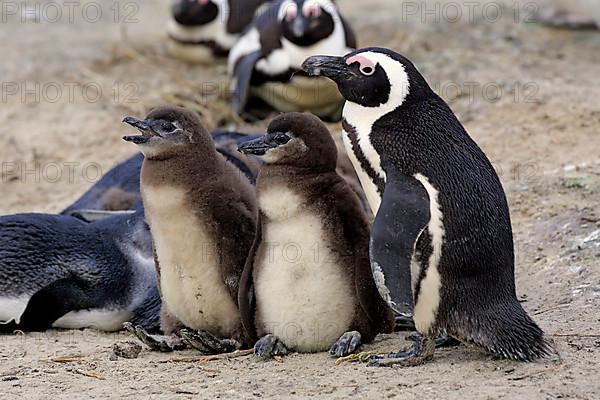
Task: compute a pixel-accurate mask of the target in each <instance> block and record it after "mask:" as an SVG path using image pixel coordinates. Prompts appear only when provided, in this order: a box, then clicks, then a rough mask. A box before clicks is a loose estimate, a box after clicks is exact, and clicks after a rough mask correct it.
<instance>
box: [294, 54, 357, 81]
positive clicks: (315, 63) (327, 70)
mask: <svg viewBox="0 0 600 400" xmlns="http://www.w3.org/2000/svg"><path fill="white" fill-rule="evenodd" d="M301 68H302V70H303V71H304V72H306V73H307V74H308V75H310V76H325V77H327V78H329V79H331V80H333V81H335V82H337V83H340V82H342V81H344V80H346V79H350V78H352V77H354V75H355V74H354V72H352V70H351V69H350V66H349V65H348V64H346V60H345V59H344V57H335V56H312V57H308V58H307V59H306V60H304V62H303V63H302V66H301Z"/></svg>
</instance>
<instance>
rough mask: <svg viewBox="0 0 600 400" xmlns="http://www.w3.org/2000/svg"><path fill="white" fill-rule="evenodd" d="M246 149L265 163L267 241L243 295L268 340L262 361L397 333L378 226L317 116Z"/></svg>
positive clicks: (281, 122)
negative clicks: (375, 241) (373, 246)
mask: <svg viewBox="0 0 600 400" xmlns="http://www.w3.org/2000/svg"><path fill="white" fill-rule="evenodd" d="M240 151H242V152H244V153H250V154H255V155H259V156H261V157H262V158H263V160H264V161H265V163H266V164H265V165H263V167H262V169H261V171H260V173H259V177H258V181H257V199H258V204H259V209H260V217H259V228H258V231H259V234H258V235H257V240H256V241H255V244H254V246H253V253H252V255H251V256H250V257H249V258H248V262H247V264H246V267H245V269H244V275H243V278H242V283H241V288H240V295H239V301H240V311H241V312H242V321H243V323H244V327H245V328H246V330H247V331H248V333H249V335H250V336H251V337H252V338H253V339H256V338H258V337H261V339H260V340H259V341H258V342H257V343H256V344H255V346H254V350H255V354H257V355H260V356H270V355H275V354H285V353H286V352H287V349H290V350H294V351H300V352H315V351H324V350H328V349H329V350H330V353H331V354H332V355H336V356H345V355H347V354H349V353H352V352H353V351H354V350H355V349H356V348H357V347H358V346H359V345H360V344H361V342H363V343H365V342H370V341H371V340H372V339H373V338H374V337H375V335H376V334H377V333H378V332H391V330H392V328H393V315H392V312H391V309H390V308H389V307H388V306H387V305H386V304H385V302H384V301H383V300H382V298H381V297H380V296H379V294H378V292H377V287H376V286H375V282H374V281H373V277H372V275H371V268H370V265H369V254H368V248H369V224H368V221H367V219H366V216H365V213H364V212H363V210H362V206H361V203H360V200H359V198H358V197H357V196H356V194H355V193H354V192H353V191H352V189H351V188H350V186H349V185H348V183H347V182H346V181H345V180H344V179H343V178H342V177H341V176H340V175H338V174H337V173H336V158H337V151H336V147H335V144H334V141H333V139H332V137H331V135H330V133H329V131H328V130H327V128H326V127H325V125H323V123H321V121H320V120H319V119H318V118H317V117H315V116H312V115H310V114H299V113H288V114H283V115H281V116H279V117H277V118H275V119H274V120H273V121H272V122H271V123H270V124H269V127H268V133H267V135H266V136H264V137H262V138H259V139H256V140H254V141H251V142H247V143H245V144H242V145H241V146H240ZM290 249H291V250H290Z"/></svg>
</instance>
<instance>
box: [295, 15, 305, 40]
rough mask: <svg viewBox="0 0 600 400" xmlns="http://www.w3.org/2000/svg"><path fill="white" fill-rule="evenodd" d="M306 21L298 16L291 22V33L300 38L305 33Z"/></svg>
mask: <svg viewBox="0 0 600 400" xmlns="http://www.w3.org/2000/svg"><path fill="white" fill-rule="evenodd" d="M307 26H308V23H307V22H306V19H304V17H302V16H298V17H297V18H296V19H295V20H294V22H293V24H292V33H293V34H294V36H295V37H297V38H301V37H302V36H304V34H305V33H306V28H307Z"/></svg>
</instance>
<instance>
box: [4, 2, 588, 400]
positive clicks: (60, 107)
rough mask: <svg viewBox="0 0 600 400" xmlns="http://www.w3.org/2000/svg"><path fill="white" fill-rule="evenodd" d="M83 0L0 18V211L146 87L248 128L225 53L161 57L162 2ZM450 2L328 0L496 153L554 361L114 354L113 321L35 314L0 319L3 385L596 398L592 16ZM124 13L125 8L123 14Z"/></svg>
mask: <svg viewBox="0 0 600 400" xmlns="http://www.w3.org/2000/svg"><path fill="white" fill-rule="evenodd" d="M30 3H32V2H30ZM88 3H92V2H86V1H84V2H82V3H80V7H79V8H76V9H75V10H74V18H73V22H70V21H69V16H68V14H67V13H66V11H65V13H64V14H63V16H62V18H61V19H60V20H58V21H56V22H49V21H47V20H48V19H50V18H54V17H55V14H51V12H52V10H51V9H46V15H45V18H42V19H45V20H46V21H40V22H37V23H36V22H35V21H30V20H28V21H26V22H22V21H21V18H20V17H18V16H9V17H7V19H6V22H5V21H3V23H2V25H3V26H2V29H1V30H0V41H1V43H2V59H3V62H2V65H0V74H1V76H2V81H3V87H2V94H3V98H2V106H1V107H0V121H1V124H0V161H1V162H2V171H1V172H2V174H1V177H0V178H1V181H0V188H1V189H0V193H1V195H2V196H1V198H2V202H1V204H0V213H2V214H9V213H15V212H25V211H40V212H58V211H60V210H61V209H62V208H64V207H65V206H67V205H68V204H69V203H70V202H72V201H73V200H74V199H75V198H77V197H78V196H79V195H80V194H81V193H83V192H84V191H85V190H86V188H88V187H89V186H90V185H91V183H93V182H94V181H95V180H96V179H97V177H98V175H99V174H100V173H101V172H102V171H106V170H107V169H108V168H110V167H111V166H112V165H114V163H115V162H117V161H119V160H122V159H123V158H125V157H127V156H128V155H130V154H132V153H133V152H134V151H135V149H134V148H133V146H131V145H128V144H126V143H124V142H122V140H121V139H120V137H121V136H122V134H123V133H124V132H126V131H127V130H126V128H125V127H124V126H122V125H121V123H120V121H121V119H122V118H123V116H125V115H130V114H133V115H138V116H141V115H144V114H145V112H146V111H147V110H148V108H149V107H151V106H153V105H156V104H158V103H161V102H166V101H171V102H172V101H176V102H178V103H180V104H183V105H187V106H190V107H194V108H195V109H197V110H198V111H200V112H201V113H202V115H203V120H204V121H205V123H206V124H207V126H209V127H210V128H215V127H217V126H219V125H226V126H238V127H240V129H244V130H246V131H250V132H253V131H257V130H260V129H261V128H262V127H263V126H261V125H255V126H247V125H244V124H240V123H239V121H237V120H236V119H235V118H234V117H233V116H231V114H230V113H229V112H228V111H227V108H226V106H225V103H223V101H222V99H221V97H222V96H221V95H219V94H218V93H216V92H217V91H221V92H224V91H226V86H225V79H224V73H225V66H224V65H219V66H216V67H203V66H191V65H186V64H183V63H180V62H178V61H176V60H171V59H169V58H168V56H167V55H166V52H165V45H164V20H165V15H166V10H167V7H166V5H165V3H164V2H162V1H156V0H145V1H143V2H142V1H137V2H129V3H127V4H130V5H129V6H127V5H126V3H125V2H122V3H120V6H119V10H120V13H119V15H115V11H114V7H113V9H109V7H110V5H111V4H112V3H106V4H104V3H94V4H100V5H101V6H102V11H103V13H102V18H100V20H99V21H97V22H92V20H93V18H91V17H94V15H95V14H93V10H92V9H91V8H90V9H87V14H86V17H85V18H84V17H83V16H82V10H83V8H84V6H85V5H86V4H88ZM432 3H433V2H432V1H428V2H427V7H430V8H429V9H434V8H433V4H432ZM449 3H450V2H443V3H442V4H441V5H440V8H439V10H440V12H439V14H438V18H437V19H438V22H437V23H436V21H435V19H436V16H435V15H433V16H432V15H429V16H426V15H424V14H423V13H422V11H424V9H423V3H422V2H416V3H413V5H415V4H416V6H417V11H416V13H417V14H416V15H414V11H412V10H413V9H406V8H402V7H401V6H400V5H399V2H397V1H395V0H376V1H370V2H369V6H368V9H367V10H366V11H365V8H364V2H352V1H349V0H341V1H340V5H341V8H342V10H343V11H344V12H345V14H347V16H348V19H349V20H350V21H351V23H353V25H354V26H355V28H356V30H357V32H358V33H359V35H358V37H359V41H360V44H361V45H364V46H366V45H384V46H387V47H391V48H394V49H396V50H398V51H400V52H402V53H404V54H405V55H407V56H408V57H410V58H411V59H413V60H414V61H415V63H416V64H417V66H418V67H419V69H420V70H421V71H422V72H423V73H424V75H425V76H426V77H427V79H428V81H429V82H430V83H431V85H432V86H433V87H434V88H435V89H436V90H437V91H438V93H440V94H442V96H444V97H445V98H446V99H447V100H449V101H450V103H451V105H452V108H453V109H454V110H455V112H456V113H457V115H458V116H459V118H460V119H461V121H462V122H463V123H464V125H465V126H466V128H467V130H468V131H469V132H470V133H471V135H472V136H473V137H474V139H475V140H476V141H477V142H478V143H479V144H480V145H481V147H482V148H483V149H484V150H485V152H486V153H487V154H488V156H489V157H490V159H491V160H492V161H493V162H494V165H495V166H496V168H497V170H498V172H499V174H500V176H501V179H502V182H503V185H504V187H505V190H506V192H507V196H508V200H509V203H510V207H511V214H512V222H513V228H514V232H515V243H516V244H515V246H516V249H517V251H516V254H517V262H516V281H517V291H518V295H519V298H520V299H521V300H522V301H523V305H524V307H525V308H526V309H527V311H528V312H529V313H531V314H532V315H533V317H534V318H535V320H536V321H538V322H539V324H540V325H541V326H542V327H543V329H544V330H545V331H546V332H547V334H548V335H549V337H550V338H551V339H552V340H553V341H554V343H555V346H556V348H557V349H558V351H559V352H560V354H561V361H560V362H558V363H552V362H540V363H533V364H524V363H517V362H512V361H503V360H500V361H499V360H494V359H492V358H491V357H490V356H488V355H486V354H484V353H481V352H480V351H478V350H477V349H474V348H469V347H465V346H462V347H456V348H450V349H443V350H439V351H438V352H437V353H436V356H435V358H434V360H433V361H432V362H430V363H428V364H426V365H423V366H420V367H415V368H409V369H373V368H367V367H365V366H364V365H363V364H360V363H345V364H341V365H336V363H335V360H333V359H331V358H330V357H329V356H328V355H327V354H314V355H300V354H293V355H291V356H289V357H286V358H285V359H283V360H279V361H271V362H261V361H257V360H255V359H253V357H251V356H246V357H239V358H234V359H230V360H214V361H205V362H170V361H169V360H171V359H173V358H178V357H184V356H185V357H187V356H195V355H197V354H196V353H195V352H193V351H186V352H181V353H177V354H175V353H173V354H159V353H152V352H150V351H148V350H147V349H143V350H142V352H141V353H140V355H139V357H138V358H135V359H124V358H118V359H117V360H116V361H113V360H111V358H114V357H111V354H112V347H113V345H114V344H115V343H116V342H119V341H122V340H127V339H131V337H130V336H129V335H128V334H126V333H114V334H106V333H100V332H97V331H94V330H83V331H50V332H47V333H45V334H25V335H14V336H13V335H9V336H0V393H2V394H3V398H7V399H8V398H17V397H19V398H57V399H58V398H80V397H85V398H106V397H114V398H116V397H135V398H192V397H198V398H227V399H228V398H260V397H266V398H309V397H319V398H346V397H350V396H353V397H356V398H394V397H397V398H401V399H413V398H414V399H417V398H418V399H439V398H449V399H465V400H470V399H501V398H506V399H557V398H569V399H596V398H599V397H600V380H599V379H598V377H599V376H600V375H599V374H600V367H599V364H600V313H599V309H600V268H599V263H600V209H599V207H598V199H599V195H600V102H598V98H599V97H600V85H598V65H600V33H599V32H570V31H559V30H551V29H548V28H545V27H543V26H540V24H538V23H535V22H531V21H529V22H524V21H525V20H526V19H527V17H528V15H529V13H530V12H531V11H532V9H531V8H527V7H530V6H527V5H526V4H525V3H526V2H524V1H522V2H521V3H522V7H521V8H519V10H520V12H519V13H516V12H515V10H516V9H515V8H514V7H511V6H510V4H512V2H506V3H505V4H506V5H505V6H503V7H501V8H500V9H499V10H501V13H502V18H500V19H499V20H498V21H494V20H495V17H494V15H493V12H494V10H493V9H491V8H489V9H488V10H487V11H488V13H489V15H484V14H483V11H482V10H483V5H482V6H479V7H475V9H474V12H473V15H472V18H471V16H470V15H469V14H468V13H467V14H465V13H463V15H462V17H461V18H459V20H458V21H457V22H454V23H453V22H452V20H454V16H455V14H452V12H453V11H452V10H451V9H449V8H447V7H449V6H448V4H449ZM484 3H485V2H484ZM501 3H502V2H501ZM131 4H134V5H136V4H137V8H133V9H132V8H130V7H132V6H131ZM493 4H494V5H496V4H499V3H493ZM503 4H504V3H503ZM32 7H33V6H32ZM90 7H92V6H90ZM126 7H129V8H126ZM404 7H406V6H404ZM444 7H446V8H445V10H446V11H443V10H444ZM490 7H495V6H490ZM77 10H79V11H77ZM41 12H42V11H41ZM78 12H79V14H78ZM132 12H134V15H133V17H130V19H131V18H133V19H137V20H138V22H133V23H125V19H126V17H127V15H128V14H130V13H132ZM0 17H1V16H0ZM422 17H423V18H422ZM422 19H424V20H425V21H423V20H422ZM115 20H117V21H115ZM36 83H37V84H38V85H39V89H36V86H35V84H36ZM15 84H16V85H17V88H18V89H17V92H16V94H10V93H13V92H15ZM23 85H26V86H23ZM57 87H58V88H60V89H61V90H62V93H61V94H60V95H57V93H58V92H57ZM69 87H72V88H73V96H71V98H69ZM98 88H99V89H100V90H101V93H100V95H99V96H98V95H97V93H98V92H99V90H98ZM25 90H30V91H33V92H34V93H35V94H37V96H38V98H36V95H35V94H31V93H29V94H24V91H25ZM95 93H96V94H95ZM23 96H24V97H25V98H24V99H23V98H22V97H23ZM331 127H332V129H333V130H334V131H337V132H339V129H340V127H339V125H337V124H333V125H331ZM405 345H407V342H405V341H403V339H402V336H401V335H385V336H381V337H379V338H378V339H377V340H376V341H375V342H374V343H373V344H371V345H369V346H365V348H364V350H367V351H374V350H378V351H384V352H387V351H392V350H397V349H400V348H401V347H403V346H405ZM57 356H59V357H64V356H76V357H75V358H68V359H67V360H65V359H64V358H59V359H56V358H54V359H52V357H57ZM60 361H62V362H60Z"/></svg>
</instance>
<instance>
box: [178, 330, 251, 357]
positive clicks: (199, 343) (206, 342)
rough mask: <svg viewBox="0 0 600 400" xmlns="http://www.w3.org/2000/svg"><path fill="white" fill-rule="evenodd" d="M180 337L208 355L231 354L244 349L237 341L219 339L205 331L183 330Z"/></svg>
mask: <svg viewBox="0 0 600 400" xmlns="http://www.w3.org/2000/svg"><path fill="white" fill-rule="evenodd" d="M179 335H180V336H181V337H182V338H183V340H185V342H186V343H188V344H189V345H190V346H191V347H193V348H195V349H196V350H199V351H201V352H203V353H208V354H220V353H230V352H232V351H235V350H238V349H239V348H241V347H242V345H241V344H240V342H238V341H237V340H234V339H219V338H217V337H216V336H215V335H213V334H212V333H210V332H208V331H204V330H197V331H193V330H190V329H181V330H180V331H179Z"/></svg>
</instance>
